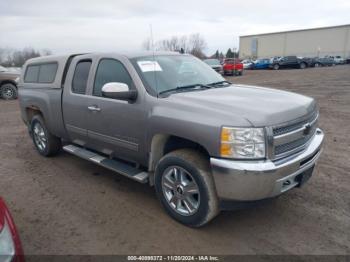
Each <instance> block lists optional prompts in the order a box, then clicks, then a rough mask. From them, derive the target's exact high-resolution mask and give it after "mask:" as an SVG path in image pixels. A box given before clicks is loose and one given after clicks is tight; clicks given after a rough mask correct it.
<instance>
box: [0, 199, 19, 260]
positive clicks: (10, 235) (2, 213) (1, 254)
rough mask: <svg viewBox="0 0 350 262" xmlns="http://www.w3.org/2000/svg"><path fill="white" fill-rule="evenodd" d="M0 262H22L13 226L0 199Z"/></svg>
mask: <svg viewBox="0 0 350 262" xmlns="http://www.w3.org/2000/svg"><path fill="white" fill-rule="evenodd" d="M0 261H11V262H23V261H24V257H23V251H22V245H21V241H20V239H19V235H18V233H17V230H16V227H15V224H14V223H13V220H12V217H11V215H10V212H9V210H8V209H7V207H6V205H5V202H4V201H3V200H2V199H1V197H0Z"/></svg>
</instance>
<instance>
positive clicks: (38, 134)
mask: <svg viewBox="0 0 350 262" xmlns="http://www.w3.org/2000/svg"><path fill="white" fill-rule="evenodd" d="M33 136H34V141H35V144H36V146H37V147H38V149H39V150H40V151H44V150H45V148H46V143H47V138H46V134H45V131H44V129H43V127H42V126H41V124H40V123H39V122H36V123H35V124H34V128H33Z"/></svg>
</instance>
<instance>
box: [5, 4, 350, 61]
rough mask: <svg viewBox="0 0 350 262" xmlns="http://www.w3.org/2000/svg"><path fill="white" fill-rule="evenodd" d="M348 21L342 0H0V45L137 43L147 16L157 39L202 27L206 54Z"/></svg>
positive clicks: (59, 48) (87, 47) (101, 47)
mask: <svg viewBox="0 0 350 262" xmlns="http://www.w3.org/2000/svg"><path fill="white" fill-rule="evenodd" d="M349 23H350V1H347V0H332V1H329V0H325V1H323V0H318V1H309V0H292V1H281V0H279V1H277V0H276V1H273V0H263V1H261V0H257V1H254V0H250V1H244V0H243V1H242V0H241V1H235V0H211V1H208V0H195V1H194V0H193V1H191V0H176V1H166V0H163V1H161V0H129V1H127V0H124V1H122V0H97V1H96V0H95V1H93V0H59V1H53V0H27V1H26V0H1V2H0V26H1V31H0V47H10V48H23V47H27V46H32V47H34V48H37V49H43V48H48V49H51V50H52V51H53V52H54V53H56V54H62V53H69V52H90V51H132V50H136V49H137V50H140V49H141V45H142V42H143V41H144V40H145V39H146V38H147V37H148V36H149V35H150V29H149V25H150V24H152V27H153V35H154V40H155V41H157V40H160V39H163V38H167V37H170V36H173V35H187V34H191V33H200V34H201V35H202V36H203V37H204V38H205V40H206V42H207V44H208V48H207V50H206V53H207V54H212V53H214V52H215V50H216V49H219V50H221V51H224V52H226V50H227V48H229V47H231V48H232V47H238V45H239V44H238V42H239V35H247V34H255V33H266V32H274V31H284V30H291V29H303V28H311V27H322V26H332V25H341V24H349Z"/></svg>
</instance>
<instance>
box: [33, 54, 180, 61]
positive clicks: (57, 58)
mask: <svg viewBox="0 0 350 262" xmlns="http://www.w3.org/2000/svg"><path fill="white" fill-rule="evenodd" d="M86 54H91V55H106V56H111V55H121V56H125V57H127V58H129V59H131V58H135V57H144V56H153V55H180V53H178V52H168V51H156V52H152V51H140V52H123V53H118V52H110V53H98V52H96V53H80V54H67V55H49V56H41V57H36V58H32V59H29V60H28V61H27V63H43V62H49V61H63V62H64V61H67V60H68V58H69V57H71V56H78V55H86Z"/></svg>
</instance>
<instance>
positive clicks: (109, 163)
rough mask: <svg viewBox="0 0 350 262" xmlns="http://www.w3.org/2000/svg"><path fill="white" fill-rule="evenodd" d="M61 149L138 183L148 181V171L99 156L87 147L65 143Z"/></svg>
mask: <svg viewBox="0 0 350 262" xmlns="http://www.w3.org/2000/svg"><path fill="white" fill-rule="evenodd" d="M63 150H64V151H66V152H68V153H71V154H73V155H76V156H78V157H80V158H83V159H85V160H89V161H91V162H94V163H96V164H98V165H100V166H103V167H105V168H108V169H110V170H112V171H114V172H117V173H119V174H122V175H124V176H126V177H128V178H131V179H133V180H135V181H137V182H140V183H147V182H148V176H149V175H148V173H147V172H144V171H142V170H140V169H137V168H135V167H132V166H130V165H128V164H126V163H124V162H121V161H118V160H113V159H109V158H106V157H104V156H101V155H99V154H97V153H95V152H92V151H89V150H87V149H84V148H81V147H78V146H75V145H66V146H64V147H63Z"/></svg>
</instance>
